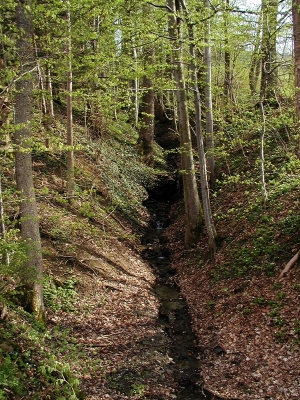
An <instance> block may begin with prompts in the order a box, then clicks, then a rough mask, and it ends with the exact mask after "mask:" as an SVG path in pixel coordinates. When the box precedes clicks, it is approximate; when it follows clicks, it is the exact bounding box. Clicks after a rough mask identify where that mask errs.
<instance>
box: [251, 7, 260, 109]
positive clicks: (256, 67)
mask: <svg viewBox="0 0 300 400" xmlns="http://www.w3.org/2000/svg"><path fill="white" fill-rule="evenodd" d="M261 21H262V10H261V11H260V14H259V20H258V27H257V31H256V36H255V43H254V50H253V53H252V58H251V64H250V71H249V86H250V92H251V95H252V97H253V99H254V104H256V103H257V102H258V94H259V93H258V92H257V85H258V80H259V75H260V72H261V54H260V45H261Z"/></svg>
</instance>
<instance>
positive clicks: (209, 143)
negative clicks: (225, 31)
mask: <svg viewBox="0 0 300 400" xmlns="http://www.w3.org/2000/svg"><path fill="white" fill-rule="evenodd" d="M205 7H206V10H207V14H209V12H210V2H209V0H205ZM204 66H205V110H206V150H207V173H208V180H209V181H210V183H211V186H212V187H214V185H215V183H216V175H215V155H214V128H213V109H212V93H211V49H210V19H209V18H208V19H207V20H206V34H205V49H204Z"/></svg>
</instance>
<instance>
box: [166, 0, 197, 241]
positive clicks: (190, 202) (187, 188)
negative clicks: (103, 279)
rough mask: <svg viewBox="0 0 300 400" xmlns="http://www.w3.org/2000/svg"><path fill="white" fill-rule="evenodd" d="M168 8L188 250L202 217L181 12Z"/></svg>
mask: <svg viewBox="0 0 300 400" xmlns="http://www.w3.org/2000/svg"><path fill="white" fill-rule="evenodd" d="M176 3H177V2H176ZM167 4H168V7H169V8H170V9H171V10H172V11H173V13H172V14H171V15H170V17H169V33H170V37H171V38H172V39H173V40H172V43H173V55H174V56H173V62H174V64H175V65H174V78H175V82H176V95H177V103H178V119H179V121H178V124H179V135H180V145H181V168H182V170H183V173H182V180H183V191H184V204H185V215H186V226H185V246H186V248H191V247H192V246H193V245H195V244H196V243H197V241H198V239H199V235H200V232H201V229H202V226H203V222H204V217H203V211H202V208H201V205H200V200H199V195H198V190H197V183H196V176H195V166H194V160H193V150H192V143H191V132H190V124H189V115H188V108H187V96H186V84H185V76H184V62H183V48H182V32H181V23H182V19H181V18H177V19H176V17H175V12H176V14H177V15H181V8H180V6H179V5H178V3H177V4H176V5H177V8H176V6H175V0H168V3H167Z"/></svg>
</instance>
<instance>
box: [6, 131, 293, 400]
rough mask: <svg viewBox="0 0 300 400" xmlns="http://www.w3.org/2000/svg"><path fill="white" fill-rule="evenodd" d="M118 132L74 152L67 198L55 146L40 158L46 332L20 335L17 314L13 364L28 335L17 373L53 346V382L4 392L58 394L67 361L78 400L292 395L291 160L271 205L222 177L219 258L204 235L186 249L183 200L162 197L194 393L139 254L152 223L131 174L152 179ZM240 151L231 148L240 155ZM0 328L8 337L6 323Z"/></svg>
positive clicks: (216, 204)
mask: <svg viewBox="0 0 300 400" xmlns="http://www.w3.org/2000/svg"><path fill="white" fill-rule="evenodd" d="M124 136H125V135H124ZM109 140H111V139H109ZM126 141H128V139H127V137H126V136H125V139H124V140H123V141H122V140H121V139H120V138H119V136H118V137H117V139H116V140H115V142H114V143H113V146H114V147H109V146H108V145H106V144H105V142H102V143H101V155H100V156H99V155H98V153H95V154H96V155H95V154H92V155H91V156H90V159H89V158H87V156H86V154H85V153H83V152H82V153H80V152H78V153H77V154H76V160H77V163H78V165H79V167H78V171H77V172H76V173H77V184H78V187H79V189H80V192H79V195H78V196H77V197H76V199H74V201H71V202H70V201H68V200H67V199H66V198H65V195H64V187H63V183H62V162H61V159H60V160H59V157H61V156H59V157H58V155H55V154H54V155H53V154H52V155H51V154H49V153H46V154H45V153H42V154H41V155H39V154H36V155H35V158H34V171H35V180H36V182H35V185H36V191H37V196H38V200H39V202H38V207H39V214H40V216H41V221H40V228H41V235H42V241H43V254H44V270H45V280H44V295H45V303H46V307H47V321H48V323H47V333H43V332H44V331H42V336H40V333H38V336H36V337H38V339H36V337H35V336H34V335H33V334H32V331H30V330H29V328H26V329H25V328H24V329H25V331H26V341H24V339H22V335H24V332H23V331H22V330H21V328H19V327H21V325H22V326H23V325H24V324H25V325H24V326H27V325H26V323H24V322H20V321H19V322H18V323H17V322H16V324H17V325H16V326H17V328H16V332H17V334H16V335H15V337H14V338H13V340H14V341H16V342H18V348H19V350H18V355H17V360H16V361H13V359H12V361H13V362H14V364H16V363H17V361H18V362H19V361H22V360H23V359H26V360H27V359H28V357H27V355H26V354H27V353H28V348H29V347H30V346H32V354H33V355H34V354H36V355H35V356H34V357H33V358H32V360H33V361H34V362H33V361H32V360H31V361H28V360H27V361H26V363H27V364H26V365H27V367H26V368H29V367H30V368H31V369H26V368H25V367H24V365H23V364H22V374H24V368H25V376H26V377H27V379H28V380H29V381H30V379H32V376H33V371H34V370H35V368H37V367H36V366H37V365H39V364H42V363H47V362H48V360H47V356H48V355H49V360H50V359H52V364H51V365H52V367H51V368H52V369H51V370H49V371H50V372H49V373H48V375H49V374H50V378H51V379H52V380H53V379H54V381H53V382H52V381H51V379H50V381H51V382H52V383H51V385H48V384H47V385H46V383H45V385H44V386H43V385H42V386H40V384H39V385H38V386H36V385H35V386H34V385H32V387H31V389H30V391H28V390H27V392H26V393H27V394H24V393H25V392H24V391H23V394H22V395H19V396H17V395H16V396H14V395H13V394H12V393H13V390H14V387H13V386H12V385H9V384H7V383H6V384H5V385H6V388H7V389H6V393H8V395H7V397H4V398H9V399H46V398H50V399H56V398H62V397H61V394H59V395H58V394H57V393H58V392H57V390H60V389H59V388H58V387H57V386H56V383H57V382H56V380H58V377H60V379H59V382H61V385H63V386H64V387H66V390H68V391H69V393H73V391H74V390H73V383H72V382H73V381H72V379H71V378H70V379H69V378H68V373H67V372H66V373H65V372H64V371H65V370H64V369H63V368H65V367H63V366H64V365H69V367H70V371H71V374H72V376H74V377H76V378H78V379H79V381H80V390H81V392H82V396H81V398H85V399H87V400H102V399H118V400H123V399H143V398H149V399H153V400H155V399H160V400H164V399H165V400H168V399H178V400H188V399H193V400H196V399H205V398H207V399H208V398H212V399H219V398H220V399H240V400H266V399H269V400H286V399H295V400H296V399H299V398H300V387H299V376H300V348H299V343H300V315H299V296H300V271H299V269H298V268H297V266H295V267H294V268H293V269H292V270H291V272H290V273H289V274H288V276H287V277H285V278H283V279H279V274H280V271H281V270H282V268H283V266H284V265H285V263H286V262H287V261H288V260H289V259H290V258H291V257H292V256H293V254H294V253H295V252H296V251H297V250H298V247H297V246H298V244H299V243H298V236H297V235H296V232H298V231H299V227H300V217H299V216H298V199H299V184H298V181H295V182H296V183H295V182H294V181H292V179H293V177H297V176H298V175H297V174H296V173H294V172H293V171H292V172H291V179H290V181H288V183H289V184H290V186H289V187H288V188H287V187H286V186H284V190H283V189H282V187H281V188H280V190H279V191H277V192H276V190H275V189H274V193H275V194H274V196H273V197H272V196H271V195H272V193H271V194H270V198H269V200H268V204H267V205H266V206H261V203H260V202H259V201H258V200H257V192H258V190H257V188H256V189H255V190H252V189H253V181H251V179H248V175H247V179H244V181H243V182H237V180H236V181H233V180H232V179H231V181H229V182H223V183H224V184H223V186H222V185H221V184H220V183H219V184H218V185H219V187H218V188H217V189H216V190H215V193H214V194H215V196H214V197H213V198H212V205H213V210H214V213H215V220H216V228H217V232H218V234H219V243H218V250H217V253H216V256H215V258H214V259H211V254H210V252H209V249H208V247H207V240H206V235H205V232H203V235H202V237H201V239H200V241H199V243H198V245H197V246H196V247H195V248H194V249H192V250H190V251H187V250H185V249H184V244H183V237H184V231H183V230H184V225H185V223H184V216H183V205H182V200H179V201H178V202H176V203H174V204H173V205H170V223H169V225H168V227H166V228H165V229H164V233H163V236H164V240H165V241H166V246H167V249H168V252H169V254H170V268H171V269H173V271H174V275H173V277H172V280H173V282H174V283H176V284H177V285H178V286H179V287H180V290H181V295H182V296H183V297H184V299H185V300H186V303H187V305H188V309H189V313H190V315H191V320H192V327H193V331H194V333H195V335H196V343H195V345H196V346H197V348H198V359H199V361H200V371H199V374H198V378H197V385H198V387H199V388H200V390H199V394H198V395H196V396H194V397H193V396H192V395H191V397H189V395H185V394H183V393H185V392H184V388H185V386H187V385H189V382H190V381H188V380H186V379H185V377H184V376H182V374H181V371H180V368H178V365H176V362H175V361H174V358H173V353H172V351H171V347H172V343H171V342H170V336H169V335H168V334H167V330H166V329H165V328H166V326H165V325H164V324H162V322H161V318H160V317H161V316H160V308H161V304H160V301H159V299H158V297H157V294H156V292H155V285H156V282H157V280H158V275H157V273H156V270H155V269H153V266H152V265H151V264H150V263H149V260H147V258H145V256H144V250H145V249H144V246H143V244H142V238H143V236H144V234H145V232H147V229H149V224H150V221H151V216H150V215H149V213H148V211H147V209H146V208H145V207H144V206H142V201H143V200H145V199H146V198H147V192H146V191H145V189H144V182H142V184H139V185H137V184H136V183H134V185H133V186H132V183H131V182H133V178H132V176H133V175H135V179H139V180H140V181H143V180H147V179H148V178H147V176H146V175H145V173H144V170H143V169H142V168H143V167H140V166H138V167H137V163H136V159H135V158H134V156H132V153H131V150H130V149H131V148H133V145H132V143H127V142H126ZM110 146H111V144H110ZM118 146H119V147H118ZM126 146H127V147H126ZM127 148H128V149H129V150H127ZM112 149H114V150H112ZM246 150H247V149H246ZM246 150H245V149H243V152H241V151H240V149H238V151H239V154H240V153H242V155H241V157H242V161H243V157H244V155H243V154H244V151H246ZM113 152H114V154H113ZM249 154H253V152H249ZM99 157H100V158H101V157H102V161H101V160H100V161H99ZM254 158H255V157H253V159H254ZM247 162H251V160H250V161H249V158H248V159H247ZM117 163H119V164H117ZM245 165H246V168H248V165H247V164H246V163H245ZM297 165H298V164H297ZM135 168H138V169H135ZM297 168H298V167H297ZM231 172H233V170H231ZM245 173H248V172H245ZM145 176H146V178H147V179H146V178H145ZM285 179H286V178H285V177H284V180H285ZM295 179H296V178H295ZM147 184H149V183H147ZM79 189H78V190H79ZM251 191H252V192H251ZM112 194H113V196H115V197H113V196H112ZM121 196H123V197H121ZM113 198H114V199H115V200H113ZM120 209H121V211H120ZM12 213H13V212H11V214H12ZM14 315H15V314H14V313H13V311H11V312H9V313H8V317H7V320H6V321H5V322H4V324H9V323H11V322H13V321H14V319H16V317H15V316H14ZM26 318H27V317H26ZM16 321H17V319H16ZM169 322H170V324H171V323H172V315H171V314H170V318H169ZM0 328H1V329H0V330H1V332H0V333H1V337H2V336H3V338H6V336H5V335H6V331H5V329H6V327H5V326H3V327H0ZM10 328H11V326H10ZM10 328H9V329H10ZM22 329H23V328H22ZM24 329H23V330H24ZM22 332H23V333H22ZM30 332H31V333H30ZM20 335H21V336H20ZM35 335H36V333H35ZM2 340H3V339H2ZM9 340H11V339H9ZM6 342H7V339H5V341H3V342H2V343H1V346H2V347H1V348H2V352H5V351H6V350H5V348H6V349H8V350H7V352H8V351H9V354H10V353H11V345H7V343H6ZM13 346H15V344H13ZM5 354H6V353H5ZM9 354H7V355H6V357H10V356H9ZM40 354H41V355H40ZM26 357H27V358H26ZM42 358H43V359H42ZM28 366H29V367H28ZM37 371H39V370H37ZM38 374H39V379H40V381H41V382H43V380H44V381H45V379H46V378H45V377H41V374H40V372H38ZM46 375H47V370H46ZM47 379H48V378H47ZM45 382H46V381H45ZM37 387H38V388H37ZM202 389H203V391H204V392H203V394H202ZM74 393H75V392H74ZM197 396H198V397H197ZM205 396H207V397H205ZM70 398H71V397H70ZM72 398H74V397H72ZM75 398H76V397H75ZM78 398H80V396H79V397H78Z"/></svg>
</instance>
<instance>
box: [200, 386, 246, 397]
mask: <svg viewBox="0 0 300 400" xmlns="http://www.w3.org/2000/svg"><path fill="white" fill-rule="evenodd" d="M203 388H204V390H206V391H207V392H209V393H210V394H212V395H213V396H217V397H219V398H220V399H222V400H241V398H240V397H232V396H229V397H228V396H224V395H221V394H220V393H218V392H215V391H214V390H212V389H210V388H209V387H207V386H203Z"/></svg>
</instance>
